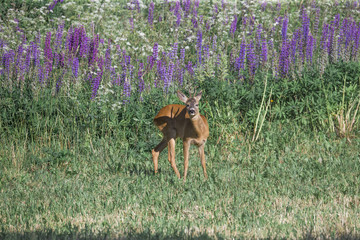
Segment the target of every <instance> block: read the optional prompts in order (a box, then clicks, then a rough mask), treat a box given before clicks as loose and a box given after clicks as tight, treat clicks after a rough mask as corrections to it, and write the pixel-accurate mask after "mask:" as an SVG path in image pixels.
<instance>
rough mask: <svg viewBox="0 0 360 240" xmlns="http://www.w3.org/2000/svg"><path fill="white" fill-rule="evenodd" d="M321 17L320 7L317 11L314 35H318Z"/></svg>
mask: <svg viewBox="0 0 360 240" xmlns="http://www.w3.org/2000/svg"><path fill="white" fill-rule="evenodd" d="M319 17H320V8H317V9H316V12H315V21H314V35H316V34H317V33H318V31H319V21H320V20H319Z"/></svg>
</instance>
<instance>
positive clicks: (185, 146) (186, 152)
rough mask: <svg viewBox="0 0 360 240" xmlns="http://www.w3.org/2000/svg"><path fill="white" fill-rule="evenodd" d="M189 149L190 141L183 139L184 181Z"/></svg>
mask: <svg viewBox="0 0 360 240" xmlns="http://www.w3.org/2000/svg"><path fill="white" fill-rule="evenodd" d="M189 149H190V142H189V141H183V152H184V181H186V175H187V171H188V167H189Z"/></svg>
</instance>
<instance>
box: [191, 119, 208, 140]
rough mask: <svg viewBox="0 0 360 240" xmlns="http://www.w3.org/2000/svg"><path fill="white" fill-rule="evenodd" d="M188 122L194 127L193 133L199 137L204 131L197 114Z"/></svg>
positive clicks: (201, 121)
mask: <svg viewBox="0 0 360 240" xmlns="http://www.w3.org/2000/svg"><path fill="white" fill-rule="evenodd" d="M190 120H191V123H192V125H193V127H194V130H195V132H196V133H197V135H198V136H200V135H201V133H203V132H204V131H205V124H204V121H203V119H202V118H201V116H200V114H197V115H196V116H194V117H192V118H191V119H190Z"/></svg>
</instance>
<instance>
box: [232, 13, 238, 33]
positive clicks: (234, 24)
mask: <svg viewBox="0 0 360 240" xmlns="http://www.w3.org/2000/svg"><path fill="white" fill-rule="evenodd" d="M237 20H238V18H237V15H235V16H234V20H233V21H232V23H231V26H230V34H231V35H232V37H234V35H235V31H236V24H237Z"/></svg>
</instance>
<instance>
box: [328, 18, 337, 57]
mask: <svg viewBox="0 0 360 240" xmlns="http://www.w3.org/2000/svg"><path fill="white" fill-rule="evenodd" d="M334 35H335V25H334V24H331V25H330V28H329V34H328V40H327V50H328V54H329V56H330V58H331V61H333V60H334V59H333V52H334V51H335V49H334Z"/></svg>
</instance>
